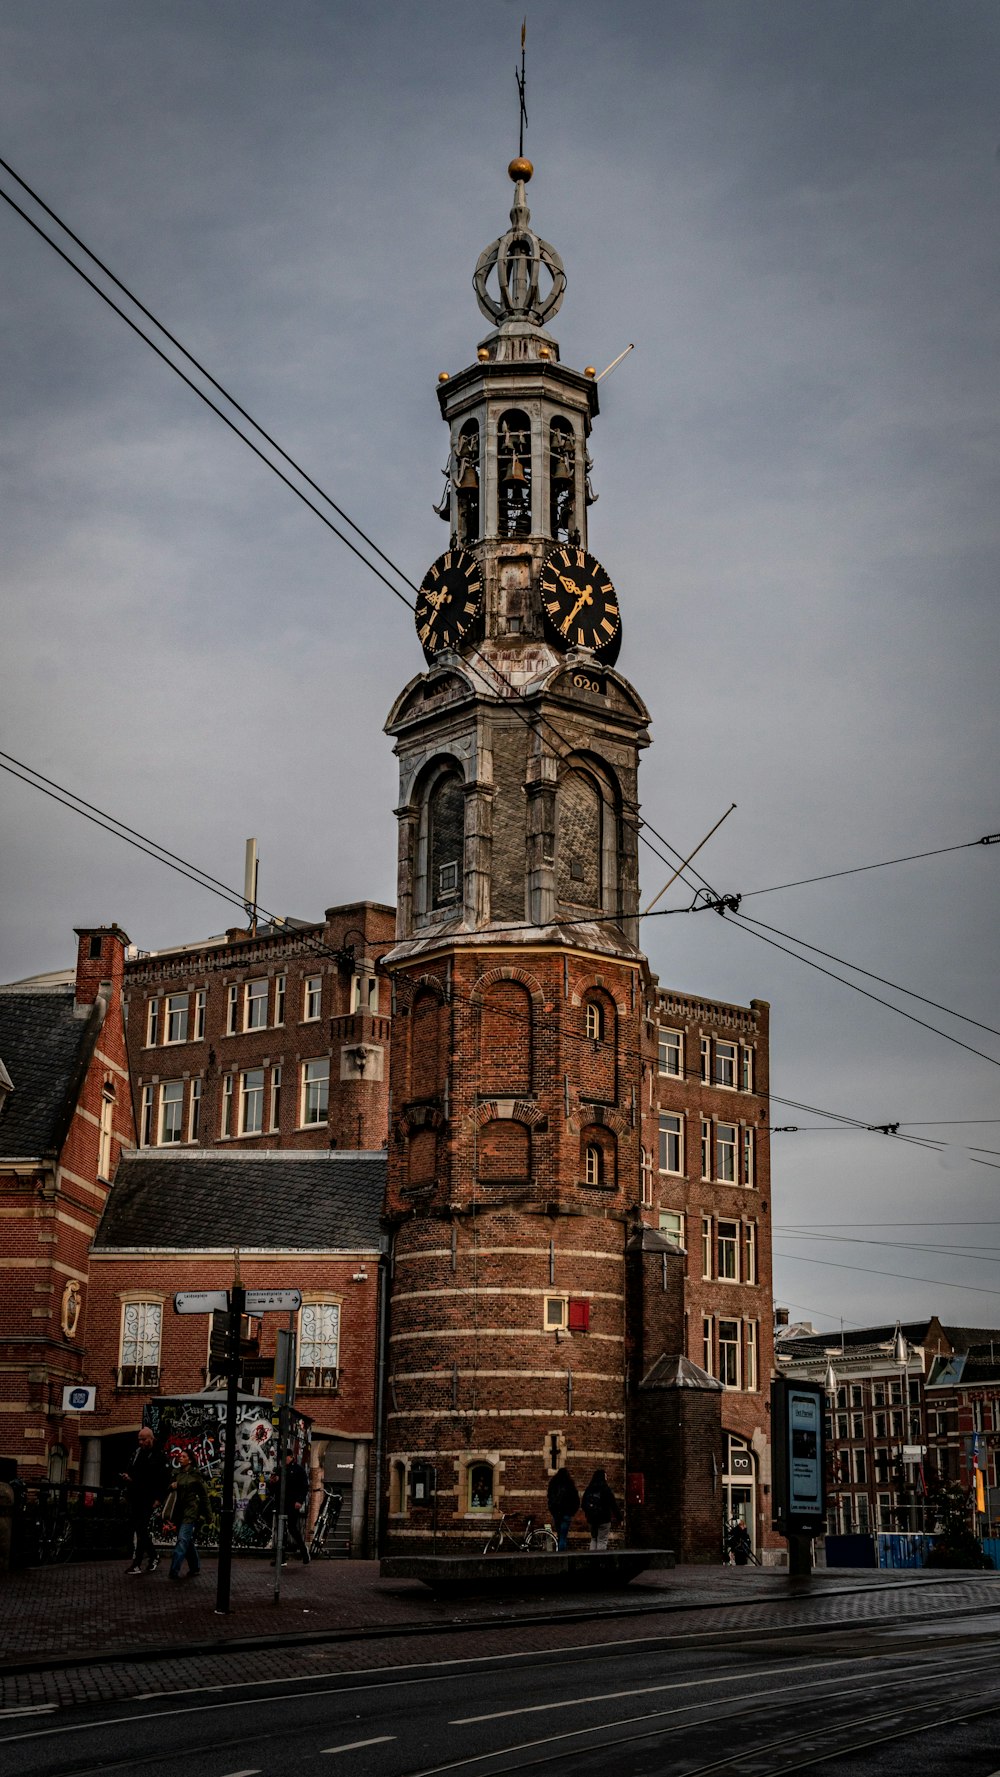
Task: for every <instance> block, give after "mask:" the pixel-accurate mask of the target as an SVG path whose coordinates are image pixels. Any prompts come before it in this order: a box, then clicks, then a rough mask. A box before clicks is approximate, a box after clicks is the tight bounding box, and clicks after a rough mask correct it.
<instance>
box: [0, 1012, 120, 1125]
mask: <svg viewBox="0 0 1000 1777" xmlns="http://www.w3.org/2000/svg"><path fill="white" fill-rule="evenodd" d="M73 1005H74V991H73V989H72V988H70V989H68V990H66V989H62V990H58V991H54V990H53V989H51V988H43V989H40V990H36V991H34V992H20V991H18V990H17V989H12V988H7V989H5V990H4V991H2V992H0V1056H2V1057H3V1061H4V1065H5V1067H6V1068H7V1072H8V1073H9V1075H10V1078H11V1081H12V1084H13V1088H14V1090H13V1091H12V1092H11V1094H10V1096H9V1097H8V1098H7V1099H6V1100H5V1102H4V1104H3V1108H2V1109H0V1157H2V1158H3V1159H7V1160H19V1159H35V1158H43V1157H45V1156H54V1155H56V1154H58V1152H59V1149H60V1148H61V1146H62V1144H63V1141H64V1140H65V1136H66V1131H67V1129H68V1127H69V1120H70V1117H71V1116H72V1114H73V1106H74V1104H75V1102H76V1097H77V1094H78V1092H79V1090H80V1086H81V1084H82V1082H83V1078H84V1075H85V1073H86V1069H87V1064H88V1063H89V1061H90V1057H91V1055H92V1054H93V1049H94V1044H95V1042H96V1040H97V1032H98V1030H99V1029H100V1026H101V1022H102V1018H103V1009H102V1007H101V1006H100V1005H97V1006H95V1007H94V1008H93V1009H92V1010H91V1011H90V1012H89V1013H88V1015H87V1016H86V1017H83V1018H78V1017H76V1016H75V1014H74V1011H73Z"/></svg>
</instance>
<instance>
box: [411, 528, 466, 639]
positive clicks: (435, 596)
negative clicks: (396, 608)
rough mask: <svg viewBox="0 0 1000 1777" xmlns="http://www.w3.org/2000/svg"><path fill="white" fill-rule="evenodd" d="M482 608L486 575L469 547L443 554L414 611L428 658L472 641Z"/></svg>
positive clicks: (423, 584) (425, 580) (422, 586)
mask: <svg viewBox="0 0 1000 1777" xmlns="http://www.w3.org/2000/svg"><path fill="white" fill-rule="evenodd" d="M482 608H483V575H482V569H481V568H480V566H479V563H478V561H477V560H476V558H475V556H474V555H471V554H470V553H469V551H468V550H467V549H449V550H448V551H447V552H446V553H445V554H444V555H439V556H438V558H437V561H436V562H435V563H434V565H433V567H430V568H428V570H427V572H426V574H425V575H424V577H423V580H422V581H421V583H420V591H419V592H418V593H417V602H416V605H415V607H414V613H413V614H414V618H415V619H416V625H417V635H418V636H419V637H420V642H421V646H422V648H423V650H424V653H425V654H426V656H427V658H428V660H433V659H434V656H435V655H436V654H440V652H441V650H442V648H457V647H459V646H460V644H461V643H462V642H463V641H468V640H469V639H470V637H471V635H472V632H473V629H474V627H475V625H476V623H477V621H478V619H479V617H480V615H481V613H482Z"/></svg>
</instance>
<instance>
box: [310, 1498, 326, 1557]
mask: <svg viewBox="0 0 1000 1777" xmlns="http://www.w3.org/2000/svg"><path fill="white" fill-rule="evenodd" d="M329 1516H330V1514H329V1512H328V1511H327V1509H326V1507H325V1506H321V1507H320V1513H319V1517H318V1518H317V1519H316V1522H315V1524H314V1525H313V1533H312V1536H311V1537H310V1538H309V1556H310V1559H311V1560H312V1559H314V1558H315V1557H316V1556H317V1555H321V1554H322V1553H323V1545H324V1543H325V1542H326V1526H327V1520H328V1518H329Z"/></svg>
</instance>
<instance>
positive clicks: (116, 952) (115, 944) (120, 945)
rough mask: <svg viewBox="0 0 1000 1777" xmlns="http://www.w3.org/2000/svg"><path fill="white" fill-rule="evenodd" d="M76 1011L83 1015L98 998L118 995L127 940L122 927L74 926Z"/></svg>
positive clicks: (123, 971) (123, 969) (120, 987)
mask: <svg viewBox="0 0 1000 1777" xmlns="http://www.w3.org/2000/svg"><path fill="white" fill-rule="evenodd" d="M74 930H75V932H76V936H77V952H76V1010H77V1011H78V1012H85V1011H86V1010H87V1009H88V1007H90V1006H92V1005H93V1004H94V1001H95V1000H96V999H97V996H98V994H100V993H102V992H103V993H104V995H105V997H106V998H107V999H110V998H111V997H112V996H113V995H114V994H115V993H119V994H120V993H121V989H122V980H123V978H124V974H125V947H126V945H127V944H128V937H127V935H126V934H125V932H123V931H122V928H121V926H118V925H110V926H76V927H74Z"/></svg>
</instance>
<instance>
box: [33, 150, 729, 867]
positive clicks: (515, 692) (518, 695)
mask: <svg viewBox="0 0 1000 1777" xmlns="http://www.w3.org/2000/svg"><path fill="white" fill-rule="evenodd" d="M0 167H3V168H4V169H5V170H6V171H7V172H8V173H9V174H10V175H11V177H12V178H14V179H16V180H17V183H18V184H19V185H20V186H21V187H22V189H23V190H24V191H26V192H27V193H28V194H29V196H30V197H31V198H32V200H33V201H34V202H35V203H37V204H38V205H39V206H40V208H41V209H43V210H44V211H45V213H46V214H47V215H48V216H50V217H51V218H52V220H53V222H54V223H55V224H56V226H57V227H58V228H60V229H62V230H63V232H64V233H65V234H66V235H67V237H68V238H69V239H70V240H72V241H73V242H74V244H75V245H76V246H78V247H79V248H80V250H81V252H83V253H86V255H87V257H88V259H90V260H91V261H92V262H93V264H94V265H96V266H98V267H99V268H100V270H101V271H102V272H103V273H104V275H105V276H106V277H108V278H110V279H111V281H112V283H113V284H114V285H115V286H116V288H117V289H119V290H121V291H122V293H123V295H125V296H127V298H128V300H129V301H130V302H131V303H133V304H134V305H135V307H136V308H137V309H138V310H139V312H140V313H141V314H143V315H145V316H146V317H147V319H148V320H149V321H151V322H152V324H153V326H154V327H156V328H157V329H158V331H159V332H160V333H162V334H163V336H164V338H165V339H168V340H169V341H170V342H171V344H172V345H173V346H175V347H176V349H177V350H178V351H180V352H181V353H183V355H184V357H185V358H186V359H187V360H188V362H189V363H190V364H192V365H194V366H195V367H196V369H197V370H198V372H199V374H200V375H202V376H204V377H205V378H206V379H207V380H208V382H209V383H210V384H211V385H212V387H213V388H215V389H217V390H218V391H219V393H220V394H221V395H222V396H223V397H224V399H225V400H226V401H228V402H229V404H230V405H231V406H232V407H233V408H234V409H235V411H236V412H237V413H239V414H240V415H241V416H242V417H243V418H245V419H246V420H247V421H248V423H249V424H250V425H251V426H253V428H254V430H255V431H257V432H258V433H259V434H260V436H261V437H262V438H264V439H266V440H267V442H268V444H269V445H270V446H271V447H272V449H275V450H277V451H278V453H279V454H280V456H281V457H282V459H283V460H284V461H285V462H286V463H288V464H289V466H290V467H291V468H293V469H294V470H295V473H296V474H297V475H300V476H301V477H302V479H303V481H305V482H306V484H307V485H308V486H309V487H311V488H313V489H314V491H315V492H316V493H318V494H319V496H320V498H321V499H323V500H325V501H326V503H327V504H328V505H329V506H330V507H331V508H332V510H333V511H335V512H336V513H337V514H338V515H339V516H340V517H342V518H343V519H344V520H345V522H346V523H347V524H349V525H350V526H351V529H352V530H354V531H355V532H356V534H357V535H358V536H360V537H362V538H363V539H364V541H365V542H366V544H367V545H368V546H369V547H370V548H371V549H373V550H374V552H375V554H376V555H378V556H379V558H380V559H381V560H382V561H384V562H385V563H386V565H387V566H389V567H390V568H391V569H392V572H393V573H394V574H396V575H397V576H398V578H399V579H400V580H402V581H403V583H404V585H406V586H407V587H409V588H410V590H411V591H413V592H414V593H417V592H419V590H420V589H419V587H418V586H417V585H416V584H415V582H414V581H413V580H411V578H410V576H409V575H408V574H407V573H405V571H404V570H403V569H402V568H400V567H398V566H397V565H396V563H395V562H393V561H392V559H391V557H389V556H388V555H386V554H385V552H384V551H383V550H381V549H379V547H378V545H377V544H376V543H374V541H373V540H372V539H371V538H370V537H369V536H368V533H367V532H366V531H364V530H363V528H362V527H361V526H360V525H358V524H356V523H355V521H354V520H353V519H352V518H349V517H348V515H347V514H346V513H345V512H344V511H343V509H342V508H341V507H340V506H338V505H337V503H336V501H335V500H333V499H332V498H331V496H330V495H329V494H327V493H326V492H325V491H324V489H323V488H321V487H320V486H319V484H318V483H317V482H316V481H314V480H313V479H312V477H311V476H310V475H309V474H308V473H307V472H306V470H304V469H303V468H302V467H301V465H300V464H299V463H298V462H297V461H296V460H295V458H294V457H292V456H291V455H290V454H289V453H288V452H287V451H285V450H284V449H282V447H281V445H279V444H278V443H277V442H276V440H275V439H274V438H272V436H271V434H270V433H268V432H267V431H266V430H265V429H264V427H263V426H260V425H259V424H258V423H257V421H256V420H254V419H253V418H252V417H251V415H250V414H249V413H248V412H247V411H246V409H245V408H243V407H242V406H241V405H240V403H239V402H238V401H236V399H235V398H234V397H233V396H232V395H230V394H229V392H228V390H227V389H225V388H224V386H223V385H222V384H221V383H219V382H217V381H216V379H215V378H214V377H213V376H212V375H211V373H210V372H209V371H208V370H206V369H205V367H204V365H202V364H201V362H200V361H199V359H197V358H196V357H195V356H194V354H193V353H192V352H189V351H188V350H187V347H186V346H184V345H182V344H181V342H180V341H179V340H178V339H177V338H176V336H175V335H174V334H172V333H171V332H170V330H169V329H168V328H166V327H164V326H163V324H162V322H160V321H159V320H158V319H157V318H156V316H155V315H154V314H153V313H152V311H151V310H150V309H148V308H147V307H146V306H145V304H143V303H142V302H140V301H139V299H138V297H136V296H134V295H133V294H132V291H131V290H130V289H129V288H128V286H127V285H126V284H124V283H123V282H122V281H121V279H120V278H117V277H116V276H115V274H114V273H113V272H112V271H111V270H110V269H109V268H108V267H107V266H106V265H105V263H104V261H103V260H102V259H101V258H100V257H99V256H98V255H97V254H96V253H94V252H93V251H92V250H91V248H90V247H88V246H87V245H86V243H85V242H84V241H83V240H82V239H81V238H80V236H79V235H77V234H75V233H74V231H73V230H72V229H71V228H70V227H69V226H68V224H66V223H64V222H63V220H62V218H61V217H60V216H59V215H58V214H57V213H56V211H54V210H53V209H52V208H51V207H50V206H49V205H48V204H46V203H45V202H44V200H43V199H42V198H40V197H39V196H38V194H37V193H36V192H35V191H34V190H33V189H32V187H31V186H30V185H28V184H27V182H26V181H25V180H23V179H22V178H21V176H20V174H19V173H16V172H14V169H13V168H12V167H11V166H10V165H9V163H8V162H6V161H4V160H2V159H0ZM0 198H3V200H4V202H5V203H6V204H8V205H9V206H10V208H11V209H12V210H14V211H15V212H16V214H17V215H19V216H20V217H21V218H22V220H23V221H25V222H26V223H27V224H28V226H29V228H32V229H33V230H34V231H35V233H36V234H37V235H38V236H39V237H40V238H41V239H42V240H43V241H46V242H47V243H48V245H49V246H50V247H51V248H52V249H53V251H54V252H55V253H58V255H59V257H60V259H62V260H63V261H64V263H65V264H66V265H68V266H69V267H70V269H71V270H72V271H75V272H76V273H77V275H78V276H79V277H80V278H82V279H83V281H84V283H85V284H87V285H88V286H89V288H90V289H91V290H93V291H94V293H95V295H97V296H99V297H100V298H101V301H102V302H104V303H106V304H107V306H108V307H109V308H110V309H112V310H113V311H114V313H115V314H117V315H118V316H119V317H120V319H121V320H123V321H124V322H125V324H126V326H128V327H129V328H131V330H132V332H133V333H135V334H136V336H137V337H138V338H139V339H141V340H143V341H144V342H145V343H146V344H147V345H148V346H149V348H150V350H151V351H153V352H155V353H156V355H157V357H158V358H159V359H160V360H161V362H162V363H164V364H166V365H167V367H168V368H169V369H171V370H173V371H174V373H175V375H177V376H179V377H180V379H181V381H182V382H183V383H185V384H186V386H187V387H188V388H189V389H190V390H191V391H192V393H193V394H195V395H197V396H198V398H199V400H201V401H203V402H204V403H205V405H206V407H208V408H210V409H211V411H212V412H213V413H214V414H216V415H217V417H218V418H219V419H221V420H222V421H223V423H224V425H226V426H228V428H229V430H230V431H231V432H233V433H234V434H235V436H236V437H237V438H240V439H241V440H242V441H243V443H244V444H246V446H247V447H248V449H249V450H252V451H253V453H254V455H255V456H256V457H257V458H258V459H259V461H260V462H262V463H264V464H265V465H266V467H267V468H269V469H271V470H272V471H273V473H274V474H275V475H277V477H278V479H279V480H280V481H282V482H284V484H285V486H286V487H288V488H289V489H290V490H291V492H292V493H294V494H295V495H296V497H297V498H298V499H300V500H301V501H302V503H303V505H305V506H307V507H308V508H309V510H310V511H311V512H313V513H315V515H316V517H317V518H318V519H320V521H321V523H323V524H325V525H326V526H327V528H328V529H329V530H331V531H332V532H333V534H334V536H336V537H339V539H340V541H341V542H342V543H344V544H346V546H347V548H348V549H350V551H351V553H352V554H353V555H355V556H356V557H357V558H358V560H359V561H361V562H363V563H364V565H365V566H366V567H367V568H369V569H370V570H371V572H372V573H373V574H375V575H376V577H377V578H378V579H379V580H380V581H381V582H382V584H383V585H384V586H386V587H388V589H389V591H390V592H391V593H392V594H393V597H394V598H397V599H399V601H400V602H401V603H402V604H404V605H406V606H407V608H408V610H410V611H411V612H412V611H413V610H414V604H413V601H412V599H410V598H408V597H407V596H406V594H405V593H403V592H401V591H400V590H399V588H398V587H396V586H394V585H393V584H392V582H391V581H390V580H388V579H387V578H386V576H385V574H383V573H382V571H381V569H380V568H378V567H376V565H375V563H374V562H372V561H370V560H369V559H368V557H367V556H366V555H364V553H363V552H362V551H361V550H360V549H359V548H358V547H357V545H356V544H355V543H352V541H351V539H350V538H349V537H346V536H345V535H344V533H343V531H341V530H340V529H339V527H338V526H337V525H335V524H333V522H332V521H331V520H330V519H329V518H327V517H326V515H325V513H323V512H321V511H320V510H319V508H318V507H317V506H315V505H314V504H313V502H312V501H311V500H310V499H309V498H308V496H307V495H306V494H304V493H303V492H302V489H301V488H298V487H296V486H295V483H294V482H293V481H290V480H289V478H288V476H287V475H285V474H284V473H283V471H282V470H281V469H280V468H279V467H278V465H277V464H276V463H273V462H272V461H271V460H270V458H269V457H268V456H266V455H265V453H264V452H263V451H262V450H261V449H260V448H259V447H258V446H257V445H256V444H254V442H253V440H252V439H250V438H248V437H247V436H246V433H245V432H243V431H241V429H240V427H239V426H237V425H236V424H235V422H234V421H233V420H231V419H230V418H229V416H228V415H227V414H225V413H223V411H222V409H221V408H220V407H219V406H218V405H217V403H216V402H214V401H213V400H212V399H211V397H210V396H209V395H207V394H206V393H205V391H204V390H203V389H199V387H198V385H197V384H196V383H195V382H193V381H192V380H191V378H190V377H189V376H187V375H186V374H185V372H184V371H183V370H182V369H181V367H180V365H178V364H175V363H174V361H173V359H172V358H170V357H169V355H168V354H167V353H166V352H164V351H163V350H162V349H161V347H159V346H158V345H157V344H156V342H155V341H154V340H152V339H150V338H149V335H148V334H147V333H146V332H144V330H143V329H142V328H141V327H140V326H139V325H138V324H137V323H136V322H135V321H134V320H133V319H132V318H131V316H129V315H127V314H126V313H125V311H124V310H123V309H122V308H121V306H120V305H119V304H118V303H117V302H115V301H114V299H113V298H112V297H111V296H109V295H108V293H107V291H105V290H102V289H101V287H100V285H99V284H97V283H95V281H94V279H93V278H91V277H89V276H88V274H87V272H85V271H84V270H83V268H82V266H80V265H78V264H77V263H76V261H75V260H74V259H72V258H71V257H70V255H69V254H68V253H67V252H65V251H64V249H63V248H62V247H60V246H59V244H58V242H56V241H54V240H53V239H52V237H51V235H49V234H47V233H46V231H45V229H44V228H42V227H41V226H40V225H39V223H37V222H36V221H35V220H34V218H33V217H31V216H29V215H28V213H27V211H26V210H24V209H23V208H22V206H21V205H20V204H18V203H17V202H16V201H15V200H14V198H12V197H11V196H10V194H9V192H6V191H4V190H3V189H2V187H0ZM470 652H471V653H473V654H476V655H477V656H478V658H479V659H480V660H481V661H482V662H483V665H484V666H485V668H486V672H485V673H484V672H483V670H482V669H481V668H476V669H474V670H475V671H476V673H477V676H478V677H479V678H480V679H481V680H482V682H483V684H484V686H485V687H486V688H487V689H491V688H492V686H491V679H492V680H493V681H494V682H498V683H500V684H501V685H503V686H504V687H505V688H506V690H507V691H508V692H509V694H510V697H511V700H512V702H511V706H510V707H513V708H514V709H516V710H517V711H518V714H519V715H520V716H521V717H522V719H523V720H524V721H525V723H526V725H527V726H529V727H531V726H532V725H533V724H532V717H531V715H529V714H528V713H526V711H523V710H520V709H518V703H519V702H520V703H523V704H525V705H530V699H529V698H527V697H526V695H525V694H524V692H523V691H521V690H520V688H519V687H518V686H516V685H514V684H513V683H512V681H511V680H509V679H508V678H507V677H506V675H505V674H504V673H502V672H501V671H500V670H499V669H498V668H497V667H495V666H494V665H493V664H492V662H490V661H489V660H488V659H487V657H486V656H485V655H483V654H482V653H481V651H480V650H479V649H478V648H475V647H473V648H472V649H471V650H470ZM487 675H489V676H487ZM538 720H539V725H540V726H542V727H544V728H547V729H548V731H549V732H550V733H551V734H554V735H555V737H556V739H557V740H558V741H559V743H560V745H561V746H563V747H565V748H566V749H567V754H568V753H571V752H572V751H573V745H572V742H570V741H569V740H568V739H567V737H566V736H565V735H564V734H562V732H561V731H560V730H559V729H558V728H557V727H556V725H555V724H554V723H553V722H552V720H551V718H550V717H547V716H540V717H539V718H538ZM564 758H565V755H564ZM570 769H573V767H572V766H570ZM622 818H623V820H624V821H625V823H626V824H627V825H630V826H632V827H633V829H634V831H635V833H636V836H637V838H638V839H639V840H641V841H642V843H643V844H645V845H646V846H647V847H648V848H649V850H651V851H652V852H653V854H654V856H656V857H658V858H659V859H660V862H661V863H665V864H669V862H670V860H669V859H668V858H664V857H663V855H662V853H660V852H658V851H657V848H656V846H655V845H653V844H652V842H651V841H650V839H649V838H648V837H647V835H646V833H645V832H644V831H643V829H644V828H647V829H648V831H649V832H650V833H652V834H653V836H654V837H655V838H656V839H658V840H659V842H660V844H661V845H665V846H666V848H667V850H668V851H669V852H671V853H673V856H674V858H675V859H680V857H681V854H680V852H679V851H677V849H676V848H675V847H674V846H673V845H671V843H670V841H669V840H668V839H666V838H665V837H664V836H663V834H661V833H659V832H657V829H656V828H655V827H654V826H653V825H652V823H651V822H650V821H648V820H645V819H642V818H639V817H630V816H628V815H623V817H622ZM693 874H694V875H695V876H696V877H697V878H698V880H699V881H700V882H701V884H702V885H703V886H704V887H705V888H706V889H707V890H708V892H709V893H710V894H713V895H714V893H715V891H714V890H713V889H712V887H711V885H710V884H709V883H708V882H707V880H706V878H705V877H704V876H702V875H701V872H700V871H698V870H694V871H693ZM682 880H685V879H683V878H682ZM691 886H692V885H691V884H690V883H688V887H691Z"/></svg>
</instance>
